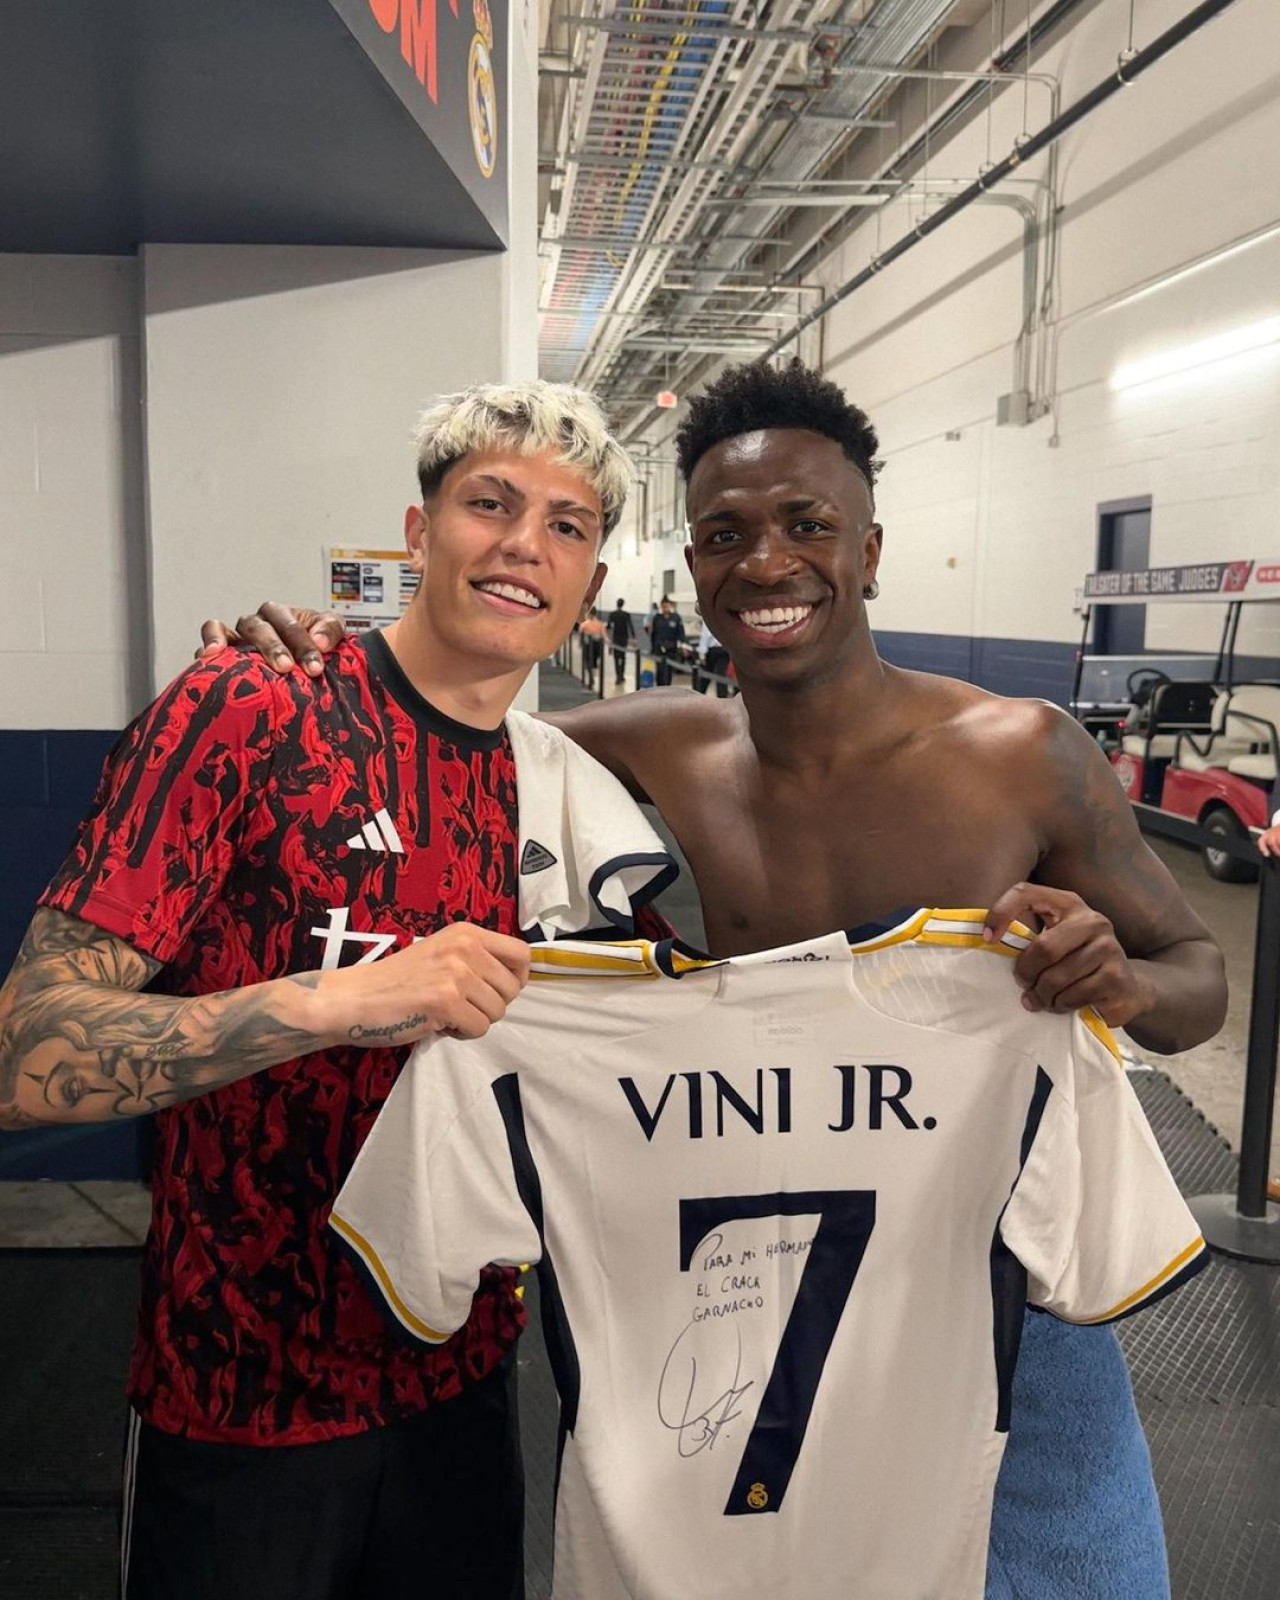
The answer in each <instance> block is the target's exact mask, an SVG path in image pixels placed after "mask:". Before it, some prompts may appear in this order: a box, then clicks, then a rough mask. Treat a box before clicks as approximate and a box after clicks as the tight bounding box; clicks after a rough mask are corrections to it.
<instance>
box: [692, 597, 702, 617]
mask: <svg viewBox="0 0 1280 1600" xmlns="http://www.w3.org/2000/svg"><path fill="white" fill-rule="evenodd" d="M693 614H694V616H695V617H700V616H701V615H702V606H701V605H700V604H699V603H698V601H696V600H695V601H694V602H693Z"/></svg>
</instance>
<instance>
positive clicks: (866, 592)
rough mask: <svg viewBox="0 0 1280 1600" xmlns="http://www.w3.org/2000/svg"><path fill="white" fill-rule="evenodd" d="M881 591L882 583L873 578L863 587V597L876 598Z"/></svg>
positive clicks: (866, 598) (867, 598)
mask: <svg viewBox="0 0 1280 1600" xmlns="http://www.w3.org/2000/svg"><path fill="white" fill-rule="evenodd" d="M879 593H880V585H879V583H878V581H877V580H876V579H875V578H872V580H871V582H870V583H869V584H867V585H866V587H865V588H864V589H863V591H862V598H863V599H864V600H874V599H875V597H876V596H877V595H878V594H879Z"/></svg>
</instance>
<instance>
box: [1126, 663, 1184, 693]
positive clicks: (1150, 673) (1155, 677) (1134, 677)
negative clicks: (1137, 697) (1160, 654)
mask: <svg viewBox="0 0 1280 1600" xmlns="http://www.w3.org/2000/svg"><path fill="white" fill-rule="evenodd" d="M1172 682H1173V679H1172V678H1171V677H1170V676H1169V674H1168V673H1167V672H1161V670H1160V668H1159V667H1135V668H1134V669H1133V671H1132V672H1131V673H1130V674H1129V676H1128V677H1127V678H1126V679H1125V680H1124V686H1125V691H1126V692H1127V693H1128V694H1130V695H1133V694H1136V693H1137V691H1138V686H1139V684H1149V685H1150V688H1149V689H1148V696H1150V694H1151V692H1152V691H1154V690H1156V689H1158V688H1159V687H1160V685H1161V684H1162V683H1172Z"/></svg>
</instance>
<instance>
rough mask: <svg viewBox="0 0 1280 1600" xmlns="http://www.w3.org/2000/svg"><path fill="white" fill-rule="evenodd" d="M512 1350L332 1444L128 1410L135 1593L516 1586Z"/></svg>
mask: <svg viewBox="0 0 1280 1600" xmlns="http://www.w3.org/2000/svg"><path fill="white" fill-rule="evenodd" d="M515 1373H516V1364H515V1356H514V1354H513V1355H509V1356H508V1357H507V1358H506V1360H505V1361H504V1362H503V1364H502V1366H501V1367H499V1369H498V1370H497V1371H496V1372H495V1373H493V1374H492V1375H491V1376H490V1377H488V1378H486V1379H484V1380H483V1381H482V1382H480V1383H478V1384H476V1385H474V1386H473V1387H472V1388H470V1389H467V1390H465V1391H464V1392H463V1393H462V1394H461V1395H459V1396H458V1398H457V1399H455V1400H448V1401H445V1402H444V1403H443V1404H441V1405H438V1406H433V1407H432V1408H431V1409H430V1410H429V1411H425V1412H424V1413H423V1414H422V1415H421V1416H420V1417H413V1418H411V1419H410V1420H409V1421H407V1422H398V1423H395V1424H394V1425H392V1426H391V1427H387V1428H376V1429H373V1430H371V1431H370V1432H368V1433H360V1434H355V1435H353V1436H352V1437H350V1438H345V1439H334V1440H331V1441H329V1442H327V1443H325V1444H307V1445H282V1446H275V1447H270V1446H267V1447H263V1448H257V1447H253V1446H242V1445H223V1444H205V1443H202V1442H200V1441H196V1440H191V1439H181V1438H177V1437H175V1436H174V1435H172V1434H167V1433H161V1432H160V1431H159V1430H158V1429H156V1428H152V1427H149V1426H148V1425H147V1424H145V1423H143V1422H141V1421H140V1420H139V1419H138V1418H137V1417H136V1416H135V1417H132V1418H131V1419H130V1425H129V1441H128V1448H127V1450H126V1456H125V1496H124V1515H123V1519H122V1529H121V1548H120V1565H121V1582H122V1592H123V1594H124V1596H125V1600H232V1597H234V1600H521V1597H522V1596H523V1594H524V1575H523V1549H522V1546H523V1531H524V1474H523V1471H522V1468H521V1461H520V1443H519V1434H518V1431H517V1430H518V1419H517V1416H516V1394H515Z"/></svg>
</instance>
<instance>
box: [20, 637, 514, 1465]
mask: <svg viewBox="0 0 1280 1600" xmlns="http://www.w3.org/2000/svg"><path fill="white" fill-rule="evenodd" d="M516 840H517V817H516V776H515V766H514V762H513V760H512V755H511V748H510V744H509V742H508V740H507V737H506V733H505V730H503V729H498V730H497V731H495V732H493V733H486V732H483V731H478V730H476V729H473V728H467V727H464V726H462V725H461V724H458V723H456V722H453V721H452V720H450V719H449V718H447V717H445V716H443V715H441V714H440V713H439V712H438V711H436V710H435V709H434V708H433V707H431V706H430V705H428V704H427V702H426V701H425V700H424V699H423V698H422V697H421V696H420V695H419V694H418V693H417V692H416V690H415V689H414V688H413V686H412V684H410V682H409V680H408V679H407V678H406V677H405V675H404V673H403V672H402V671H401V669H400V667H399V665H398V664H397V662H396V660H395V658H394V656H393V655H392V654H391V651H390V650H389V649H388V647H387V645H386V642H385V640H384V639H383V638H382V637H381V635H379V634H375V635H371V636H369V635H367V636H365V638H364V639H362V640H351V641H346V642H344V643H343V644H342V645H341V646H340V647H339V648H338V650H337V651H336V652H335V653H334V654H333V655H332V656H331V657H330V658H329V660H328V663H327V666H326V671H325V673H324V676H323V677H322V678H321V679H319V680H315V681H313V680H311V679H309V678H307V677H306V676H305V675H303V674H301V673H293V674H290V675H289V676H286V677H280V676H278V675H277V674H276V673H274V672H272V671H271V670H270V669H269V668H268V667H267V666H266V665H265V663H264V662H263V661H262V660H261V659H260V658H259V657H257V656H256V655H254V656H250V655H243V654H239V653H233V652H231V651H224V652H222V653H221V654H220V655H218V656H216V657H214V658H213V659H212V660H210V661H205V662H201V663H199V664H197V665H196V666H193V667H191V668H190V669H189V670H188V671H186V672H184V673H183V674H182V675H181V676H180V677H179V678H178V679H177V680H176V681H175V682H174V683H173V684H172V685H170V687H169V688H168V689H167V690H166V692H165V693H164V694H163V695H162V696H161V698H160V699H159V700H158V701H156V703H155V704H154V705H153V706H151V708H150V709H149V710H148V711H146V712H144V714H143V715H142V716H141V717H140V718H139V719H138V720H137V721H136V722H135V723H134V724H133V725H132V726H131V727H130V728H128V729H127V730H126V732H125V733H124V734H123V735H122V736H121V738H120V741H119V742H118V744H117V745H116V747H115V749H114V750H113V751H112V753H111V755H110V756H109V758H108V760H107V765H106V769H105V771H104V774H103V778H102V782H101V785H100V787H99V790H98V794H97V797H96V799H95V801H94V805H93V809H92V811H91V812H90V814H89V817H88V818H87V820H86V821H85V823H84V824H83V826H82V827H81V830H80V835H79V838H78V840H77V842H76V845H75V848H74V849H73V850H72V852H71V854H70V856H69V857H68V859H67V861H66V862H65V863H64V865H63V867H62V869H61V870H60V871H59V873H58V875H57V877H56V878H55V879H54V881H53V883H52V884H51V885H50V887H49V888H48V889H47V890H46V892H45V894H44V896H43V898H42V900H41V904H42V905H45V906H51V907H54V908H56V909H57V910H59V911H63V912H67V913H69V914H70V915H72V916H76V917H80V918H83V919H84V920H85V921H87V922H91V923H93V924H95V925H96V926H98V927H101V928H104V929H106V930H107V931H108V932H109V933H112V934H114V935H116V936H117V937H118V938H121V939H124V940H126V941H127V942H128V943H129V944H130V945H132V946H133V947H134V948H135V949H137V950H139V951H142V952H143V953H144V954H146V955H148V956H150V957H152V958H153V959H154V960H157V961H160V962H163V963H164V970H163V971H162V972H161V973H160V974H159V975H158V977H157V979H156V980H155V982H154V983H153V984H152V989H153V990H154V991H158V992H162V993H166V994H182V995H188V994H207V993H211V992H214V991H218V990H222V989H231V988H239V987H242V986H244V985H246V984H252V983H257V982H260V981H262V980H264V979H269V978H278V977H281V976H283V975H284V974H286V973H290V972H299V971H307V970H316V969H329V968H333V967H339V966H351V965H355V964H356V963H358V962H367V961H374V960H377V959H378V957H380V956H382V955H384V954H386V953H388V952H389V951H392V950H395V949H398V948H400V947H402V946H404V945H407V944H408V943H410V942H411V941H412V940H413V939H415V938H418V937H425V936H427V935H429V934H432V933H435V932H436V931H437V930H438V929H440V928H442V927H443V926H445V925H446V924H447V923H450V922H461V921H466V922H473V923H477V924H479V925H480V926H481V927H486V928H492V929H494V930H496V931H498V932H501V933H507V934H515V933H517V932H518V922H517V903H516V882H517V879H516ZM405 1054H406V1052H405V1051H403V1050H387V1049H366V1048H341V1049H332V1050H327V1051H324V1052H321V1053H317V1054H314V1055H309V1056H305V1057H303V1058H301V1059H299V1060H296V1061H290V1062H286V1063H284V1064H283V1065H281V1066H278V1067H274V1068H271V1069H270V1070H268V1071H264V1072H260V1073H257V1074H255V1075H254V1076H252V1077H248V1078H244V1079H242V1080H241V1081H240V1082H238V1083H234V1084H230V1085H228V1086H226V1087H225V1088H222V1089H218V1090H216V1091H214V1092H213V1093H211V1094H209V1095H206V1096H204V1097H202V1098H200V1099H197V1100H192V1101H190V1102H188V1103H186V1104H183V1105H180V1106H176V1107H173V1108H171V1109H169V1110H166V1111H163V1112H161V1113H160V1115H159V1116H158V1117H157V1119H156V1121H157V1129H158V1149H157V1151H156V1164H155V1177H154V1183H153V1191H154V1200H153V1208H152V1222H151V1232H150V1236H149V1238H148V1241H147V1248H146V1254H145V1260H144V1266H143V1288H142V1306H141V1311H140V1316H139V1325H138V1339H137V1345H136V1348H135V1351H134V1358H133V1365H132V1370H131V1373H130V1395H131V1398H132V1400H133V1402H134V1404H135V1406H136V1407H137V1409H138V1411H139V1412H140V1413H141V1415H142V1417H143V1418H144V1420H146V1421H147V1422H149V1423H152V1424H153V1425H154V1426H156V1427H158V1428H162V1429H164V1430H166V1431H167V1432H170V1433H180V1434H185V1435H187V1436H189V1437H191V1438H195V1439H206V1440H219V1441H225V1442H228V1443H240V1444H264V1445H266V1444H302V1443H308V1442H312V1441H316V1440H321V1439H328V1438H333V1437H336V1436H338V1435H342V1434H349V1433H356V1432H359V1431H361V1430H363V1429H366V1428H371V1427H378V1426H382V1425H384V1424H387V1423H389V1422H393V1421H395V1420H397V1419H398V1418H400V1417H404V1416H408V1415H412V1414H413V1413H416V1412H419V1411H421V1410H423V1409H424V1408H425V1407H427V1406H429V1405H431V1404H432V1403H433V1402H435V1401H438V1400H444V1399H448V1398H449V1397H451V1396H452V1395H454V1394H456V1393H457V1392H458V1391H459V1390H460V1389H462V1388H463V1387H464V1386H466V1385H467V1384H470V1383H473V1382H475V1381H476V1380H478V1379H479V1378H481V1377H483V1376H484V1375H485V1374H486V1373H487V1372H489V1371H490V1370H491V1369H492V1368H493V1367H494V1365H495V1364H496V1363H497V1362H498V1360H499V1359H500V1358H501V1357H502V1355H503V1354H504V1353H505V1351H506V1350H508V1349H509V1348H510V1347H511V1345H512V1344H513V1343H514V1342H515V1340H516V1338H517V1336H518V1334H519V1332H520V1329H521V1327H522V1326H523V1321H524V1311H523V1307H522V1306H521V1304H520V1301H519V1299H518V1298H517V1297H516V1295H515V1292H514V1289H515V1284H514V1279H513V1275H512V1274H511V1273H510V1272H509V1271H499V1270H498V1269H496V1268H494V1269H489V1270H488V1271H486V1273H485V1275H484V1279H483V1281H482V1283H481V1285H480V1289H479V1292H478V1293H477V1295H476V1300H475V1305H474V1307H473V1309H472V1313H471V1317H470V1319H469V1321H468V1322H467V1325H466V1327H465V1328H463V1329H462V1330H461V1332H460V1333H458V1334H457V1335H456V1336H455V1337H454V1338H452V1339H450V1340H449V1341H448V1342H447V1343H446V1344H444V1345H442V1346H440V1347H439V1348H438V1349H437V1350H434V1351H427V1352H424V1351H422V1350H421V1349H417V1348H410V1347H408V1346H407V1345H405V1344H403V1343H402V1342H401V1341H400V1338H399V1336H398V1335H396V1334H393V1333H392V1332H391V1331H390V1330H389V1329H388V1326H387V1324H386V1322H385V1320H384V1317H383V1314H382V1312H381V1311H380V1310H379V1308H378V1305H377V1304H376V1303H375V1301H374V1300H373V1298H372V1296H371V1294H370V1293H369V1291H368V1290H367V1289H366V1288H365V1286H364V1284H363V1283H362V1282H361V1281H360V1280H359V1279H358V1278H357V1276H356V1274H355V1271H354V1269H353V1268H352V1266H351V1264H350V1262H349V1260H348V1259H347V1258H346V1256H345V1255H344V1253H343V1252H342V1251H341V1250H340V1249H339V1248H338V1247H337V1244H336V1241H335V1240H333V1239H332V1236H331V1234H330V1233H329V1230H328V1229H327V1227H326V1223H327V1221H328V1217H329V1210H330V1206H331V1205H332V1202H333V1199H334V1197H335V1195H336V1194H337V1192H338V1189H339V1187H340V1186H341V1184H342V1181H343V1179H344V1178H345V1177H346V1174H347V1172H348V1170H349V1169H350V1167H351V1164H352V1162H353V1161H354V1159H355V1155H356V1152H357V1151H358V1150H359V1148H360V1146H361V1144H362V1143H363V1141H364V1139H365V1136H366V1135H367V1133H368V1131H369V1129H370V1127H371V1125H372V1123H373V1120H374V1118H375V1116H376V1115H377V1113H378V1110H379V1108H380V1107H381V1106H382V1104H383V1102H384V1101H385V1100H386V1098H387V1095H388V1094H389V1093H390V1091H391V1086H392V1084H393V1083H394V1081H395V1078H396V1075H397V1073H398V1072H399V1070H400V1067H401V1065H402V1064H403V1060H404V1056H405Z"/></svg>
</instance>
